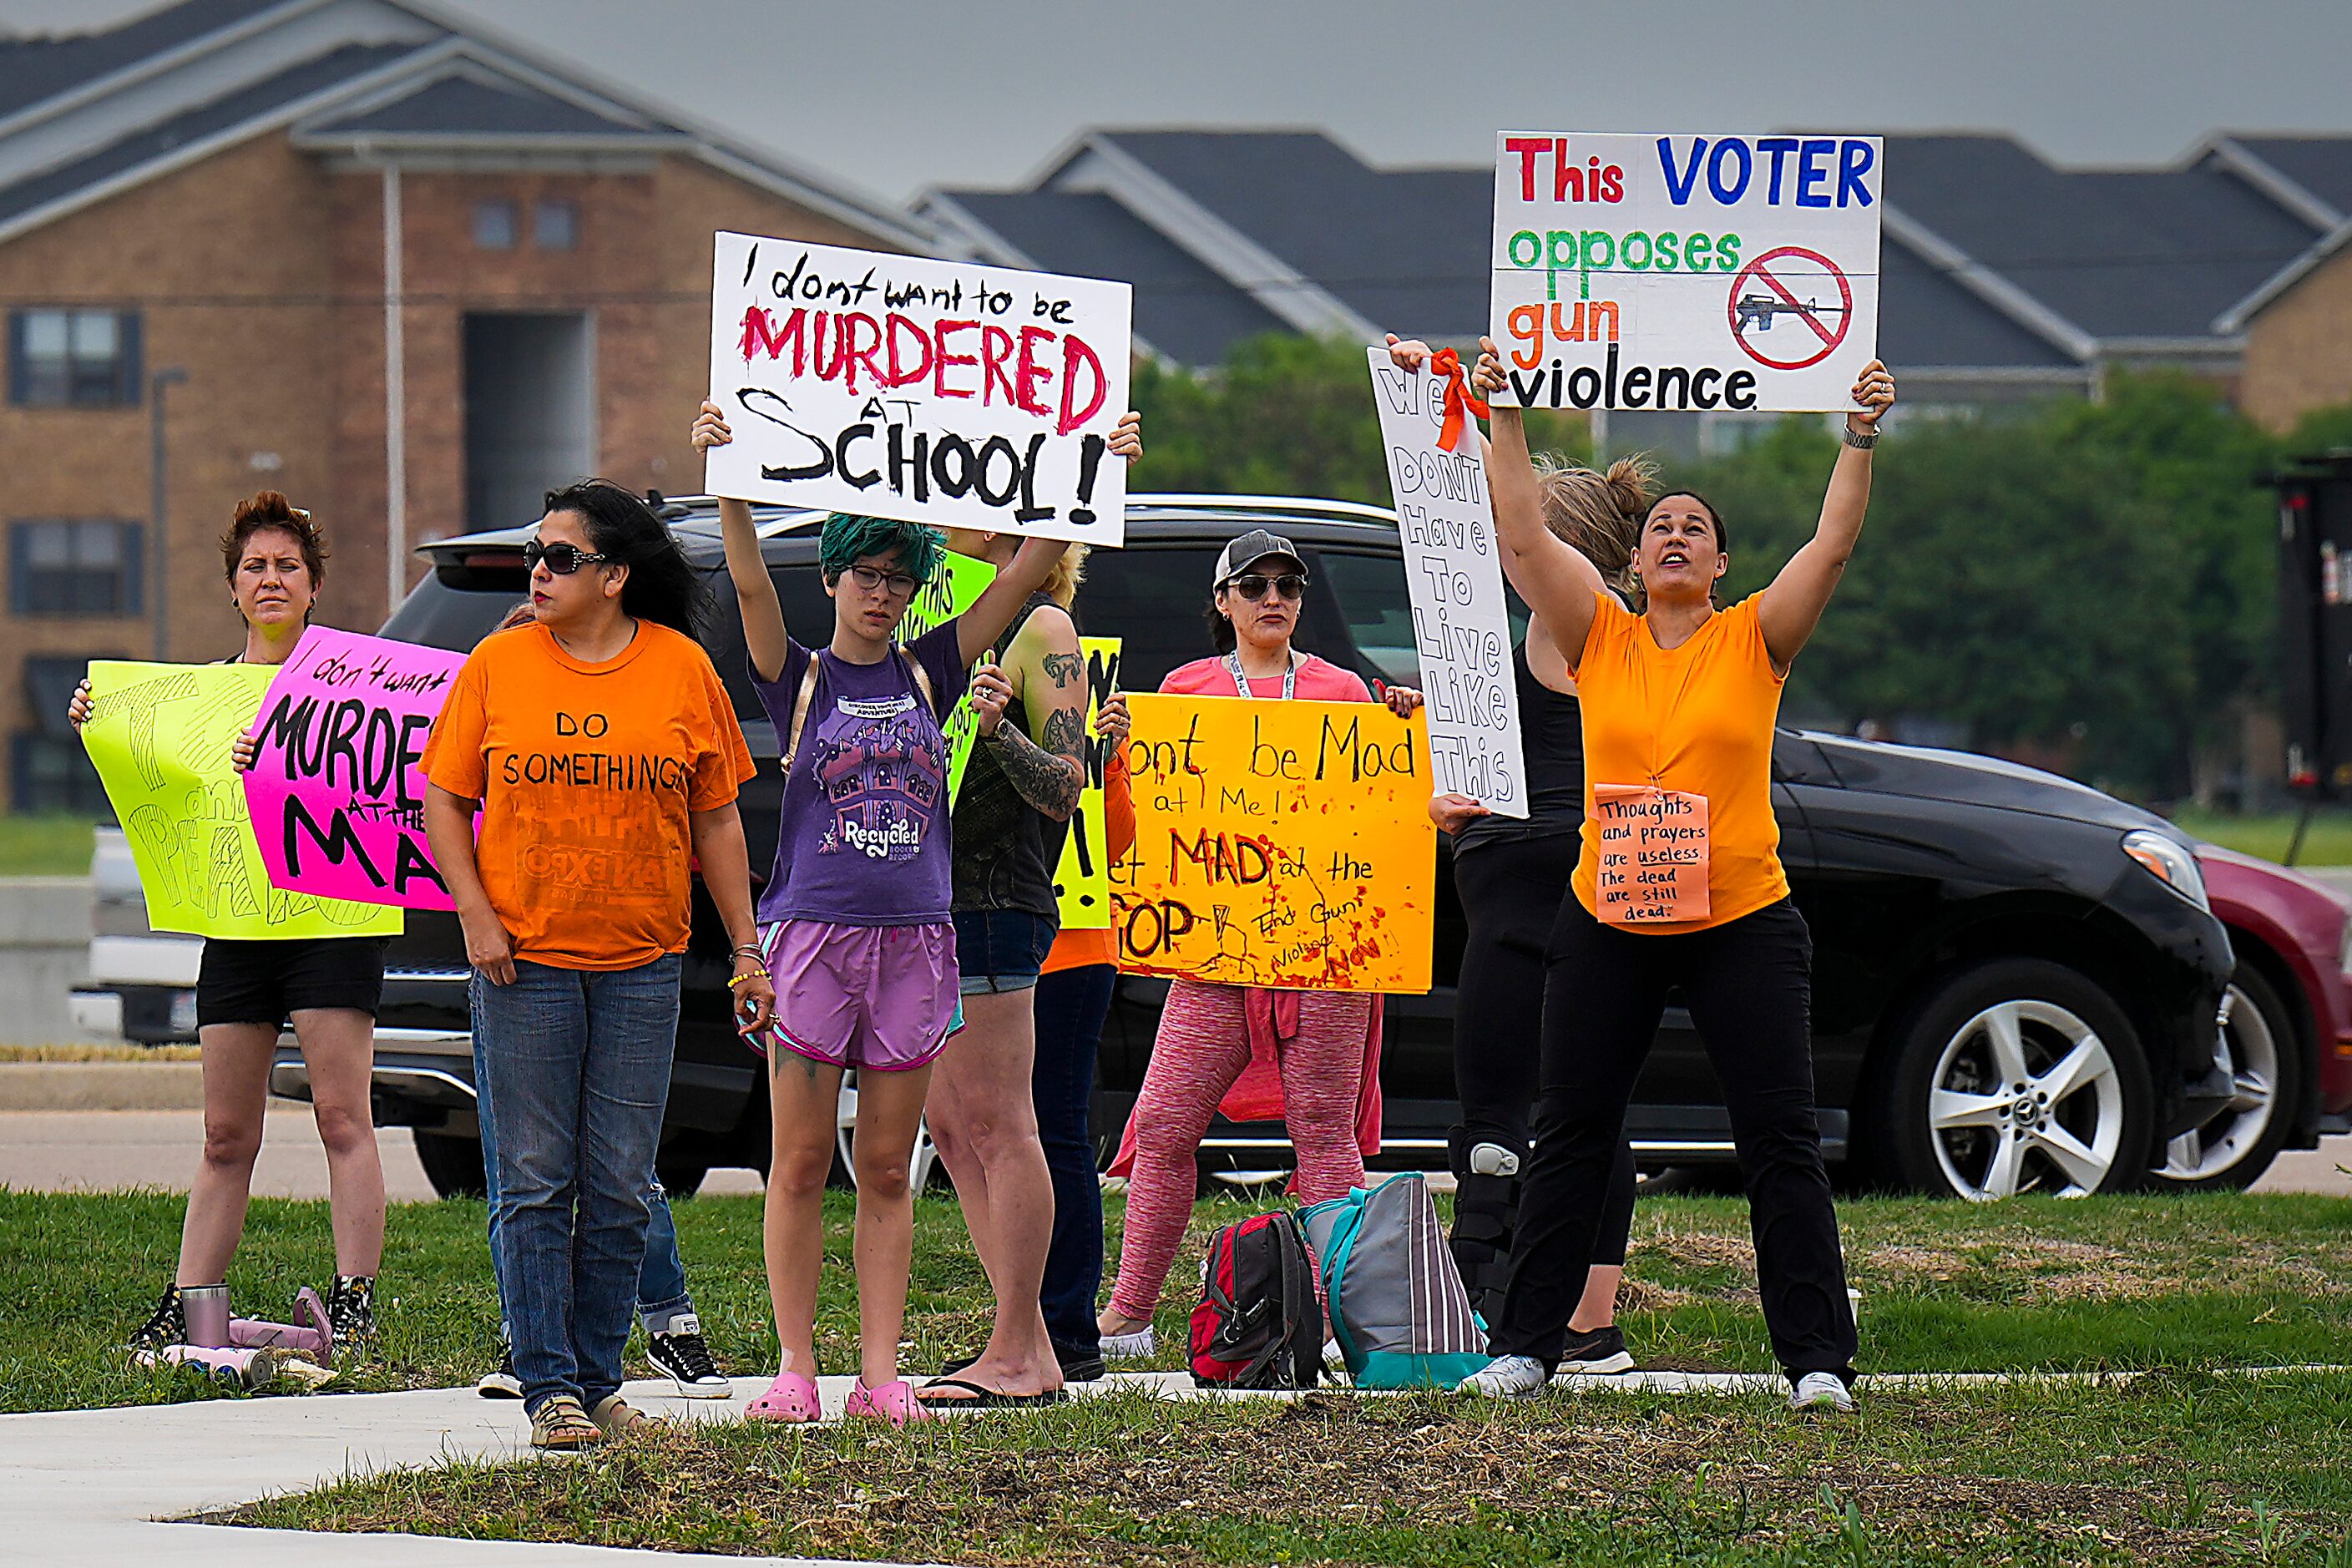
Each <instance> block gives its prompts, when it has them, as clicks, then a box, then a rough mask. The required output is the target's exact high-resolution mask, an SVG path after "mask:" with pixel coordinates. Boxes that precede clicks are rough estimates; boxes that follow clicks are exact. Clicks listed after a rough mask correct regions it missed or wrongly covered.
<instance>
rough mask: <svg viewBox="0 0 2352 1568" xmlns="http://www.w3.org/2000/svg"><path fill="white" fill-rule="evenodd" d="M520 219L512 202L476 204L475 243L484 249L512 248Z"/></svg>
mask: <svg viewBox="0 0 2352 1568" xmlns="http://www.w3.org/2000/svg"><path fill="white" fill-rule="evenodd" d="M517 226H518V220H517V218H516V216H515V205H514V203H512V202H505V201H499V202H476V203H475V204H474V243H475V244H476V245H477V246H478V247H481V248H482V249H484V250H512V249H513V248H514V247H515V230H516V228H517Z"/></svg>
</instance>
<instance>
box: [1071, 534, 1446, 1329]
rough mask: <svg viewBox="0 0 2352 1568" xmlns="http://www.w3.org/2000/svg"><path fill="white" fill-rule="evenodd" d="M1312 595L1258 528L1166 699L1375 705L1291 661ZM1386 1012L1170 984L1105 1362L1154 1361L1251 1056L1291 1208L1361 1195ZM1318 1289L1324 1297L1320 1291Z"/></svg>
mask: <svg viewBox="0 0 2352 1568" xmlns="http://www.w3.org/2000/svg"><path fill="white" fill-rule="evenodd" d="M1306 593H1307V562H1306V558H1305V557H1304V556H1302V555H1300V554H1299V552H1298V547H1297V545H1295V544H1293V543H1291V542H1290V541H1289V540H1287V539H1285V538H1283V537H1282V536H1281V535H1279V534H1276V533H1270V532H1268V531H1265V529H1262V528H1258V529H1252V530H1251V531H1249V532H1247V533H1244V534H1243V535H1242V536H1241V537H1240V538H1238V539H1235V540H1234V541H1233V542H1230V543H1228V544H1227V545H1226V546H1225V548H1224V549H1223V551H1222V552H1219V553H1218V556H1217V568H1216V576H1215V577H1214V578H1213V580H1212V582H1211V584H1210V595H1211V598H1210V603H1209V629H1210V637H1211V641H1212V642H1213V644H1214V646H1215V647H1216V648H1217V657H1215V658H1202V659H1195V660H1194V661H1193V662H1192V663H1191V664H1188V665H1184V666H1182V667H1181V668H1177V669H1174V670H1171V671H1170V672H1169V675H1168V678H1167V679H1165V680H1162V681H1161V682H1160V690H1162V691H1173V692H1181V693H1183V694H1185V695H1188V696H1195V697H1222V696H1227V695H1231V696H1235V697H1242V698H1259V699H1274V700H1282V699H1286V698H1300V699H1304V700H1309V701H1325V702H1370V701H1371V700H1372V694H1371V691H1370V689H1369V688H1368V687H1366V686H1365V685H1364V681H1363V678H1362V677H1361V676H1359V675H1357V674H1356V673H1355V672H1354V671H1352V670H1346V669H1341V668H1339V666H1337V665H1335V664H1330V663H1328V662H1326V661H1325V660H1323V659H1320V658H1317V657H1315V656H1314V655H1313V654H1309V653H1302V652H1300V651H1299V650H1298V649H1297V648H1296V647H1292V646H1291V638H1292V637H1293V635H1294V634H1295V633H1296V632H1297V629H1298V610H1299V602H1300V600H1301V599H1302V598H1304V597H1305V595H1306ZM1384 700H1385V701H1386V703H1387V705H1388V706H1389V708H1390V709H1391V710H1393V711H1394V712H1395V713H1396V714H1397V716H1398V717H1399V718H1404V717H1407V716H1409V715H1411V714H1412V710H1414V709H1415V708H1418V707H1419V706H1421V693H1419V692H1418V691H1414V690H1412V689H1409V688H1406V687H1402V686H1392V687H1391V688H1389V689H1388V692H1387V695H1386V697H1385V698H1384ZM1379 1005H1380V998H1379V997H1378V996H1376V995H1373V994H1370V993H1369V992H1361V991H1274V990H1267V989H1264V988H1261V987H1258V986H1244V985H1224V984H1215V983H1213V982H1207V981H1198V980H1193V979H1191V978H1186V977H1180V978H1178V979H1176V980H1174V981H1172V982H1171V984H1170V985H1169V990H1168V1000H1167V1003H1166V1005H1163V1006H1162V1007H1161V1009H1160V1030H1159V1034H1158V1035H1157V1037H1155V1038H1154V1039H1153V1041H1152V1046H1151V1060H1150V1065H1149V1066H1148V1067H1146V1068H1144V1073H1143V1087H1142V1088H1141V1089H1139V1091H1138V1092H1137V1095H1136V1100H1135V1109H1134V1110H1133V1111H1132V1112H1130V1113H1129V1118H1128V1136H1129V1139H1131V1140H1132V1141H1133V1144H1134V1148H1133V1159H1134V1166H1133V1174H1132V1175H1131V1176H1130V1178H1129V1182H1128V1188H1127V1231H1126V1239H1125V1244H1124V1246H1123V1247H1121V1249H1120V1252H1119V1259H1118V1283H1117V1284H1116V1285H1114V1286H1113V1287H1112V1289H1111V1297H1110V1305H1109V1306H1108V1307H1106V1308H1105V1309H1104V1310H1103V1311H1102V1314H1101V1316H1100V1317H1099V1318H1098V1319H1097V1327H1098V1328H1099V1329H1100V1330H1101V1332H1102V1350H1103V1355H1104V1358H1105V1359H1106V1360H1110V1361H1123V1360H1133V1359H1140V1358H1142V1357H1145V1356H1149V1355H1150V1354H1152V1353H1153V1352H1154V1351H1155V1349H1156V1348H1157V1344H1156V1340H1155V1337H1154V1335H1153V1332H1152V1327H1151V1317H1152V1313H1153V1312H1154V1311H1155V1310H1157V1309H1158V1308H1159V1305H1160V1289H1161V1288H1162V1287H1163V1286H1165V1285H1166V1284H1167V1282H1168V1270H1169V1268H1170V1266H1171V1264H1172V1263H1173V1262H1174V1261H1175V1258H1176V1248H1177V1246H1178V1244H1179V1243H1181V1241H1182V1240H1183V1239H1184V1225H1185V1222H1186V1221H1187V1220H1189V1219H1190V1218H1191V1217H1192V1199H1193V1196H1194V1194H1195V1193H1196V1192H1197V1190H1198V1186H1199V1182H1200V1175H1199V1171H1198V1168H1197V1166H1196V1165H1195V1163H1194V1159H1195V1156H1196V1154H1197V1152H1198V1151H1199V1149H1200V1147H1201V1139H1202V1136H1203V1135H1204V1134H1205V1133H1206V1132H1207V1131H1208V1130H1209V1119H1210V1118H1211V1117H1212V1116H1213V1115H1214V1114H1215V1113H1216V1110H1217V1106H1218V1104H1219V1102H1221V1101H1222V1100H1223V1099H1224V1097H1225V1093H1226V1091H1227V1090H1228V1089H1232V1088H1233V1086H1234V1080H1235V1079H1239V1078H1240V1077H1241V1075H1242V1071H1243V1069H1244V1068H1246V1067H1248V1066H1249V1064H1250V1060H1251V1058H1252V1057H1253V1055H1255V1054H1260V1053H1264V1054H1268V1055H1271V1056H1272V1057H1273V1058H1274V1059H1275V1061H1276V1065H1277V1066H1278V1067H1279V1068H1280V1071H1281V1079H1282V1120H1283V1125H1284V1127H1285V1128H1286V1129H1287V1131H1289V1134H1290V1142H1291V1147H1292V1148H1293V1149H1295V1150H1296V1151H1297V1155H1298V1173H1297V1178H1296V1181H1295V1186H1296V1187H1297V1193H1298V1199H1299V1202H1300V1203H1302V1204H1311V1203H1319V1202H1321V1201H1322V1200H1323V1199H1325V1198H1336V1197H1344V1196H1346V1195H1347V1194H1348V1191H1349V1189H1350V1188H1351V1187H1357V1186H1361V1185H1362V1184H1363V1181H1364V1152H1363V1148H1362V1146H1361V1145H1360V1143H1359V1142H1358V1141H1357V1128H1356V1114H1357V1107H1358V1102H1359V1099H1360V1095H1361V1092H1362V1089H1363V1087H1364V1082H1365V1075H1366V1074H1367V1073H1376V1072H1377V1071H1378V1068H1379V1060H1378V1048H1377V1039H1378V1035H1377V1030H1378V1026H1379V1016H1378V1013H1377V1011H1376V1009H1377V1008H1378V1006H1379ZM1122 1158H1124V1153H1123V1155H1122ZM1117 1168H1118V1167H1116V1166H1114V1169H1117ZM1316 1289H1317V1290H1318V1293H1319V1292H1320V1290H1321V1289H1322V1287H1321V1284H1320V1282H1319V1280H1318V1284H1317V1287H1316Z"/></svg>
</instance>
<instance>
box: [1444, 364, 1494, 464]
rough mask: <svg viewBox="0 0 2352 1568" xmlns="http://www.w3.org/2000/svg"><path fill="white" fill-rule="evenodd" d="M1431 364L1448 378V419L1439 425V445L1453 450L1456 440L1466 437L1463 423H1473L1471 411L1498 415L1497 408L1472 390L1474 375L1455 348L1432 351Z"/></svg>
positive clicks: (1446, 405)
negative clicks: (1470, 420)
mask: <svg viewBox="0 0 2352 1568" xmlns="http://www.w3.org/2000/svg"><path fill="white" fill-rule="evenodd" d="M1429 368H1430V370H1431V372H1432V373H1433V374H1437V375H1442V376H1444V378H1445V423H1444V425H1442V426H1439V427H1438V431H1437V445H1438V447H1440V448H1441V449H1443V450H1444V451H1448V452H1451V451H1452V450H1454V443H1456V442H1458V441H1460V440H1461V439H1462V426H1464V425H1465V424H1467V423H1469V417H1470V416H1471V415H1473V414H1475V415H1476V416H1478V417H1479V418H1481V419H1488V418H1492V417H1493V416H1494V411H1493V410H1492V409H1490V408H1488V407H1487V406H1486V400H1485V399H1484V398H1481V397H1479V396H1477V395H1475V394H1474V393H1472V392H1471V390H1470V378H1469V377H1468V376H1467V375H1465V374H1463V370H1462V356H1461V355H1460V354H1458V353H1454V351H1453V350H1452V349H1440V350H1438V351H1437V353H1434V354H1433V355H1431V356H1430V361H1429Z"/></svg>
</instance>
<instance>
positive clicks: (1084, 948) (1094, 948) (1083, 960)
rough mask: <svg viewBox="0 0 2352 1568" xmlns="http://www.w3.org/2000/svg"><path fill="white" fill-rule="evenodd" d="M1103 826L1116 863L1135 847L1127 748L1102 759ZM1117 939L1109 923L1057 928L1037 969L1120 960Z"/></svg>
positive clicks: (1048, 971)
mask: <svg viewBox="0 0 2352 1568" xmlns="http://www.w3.org/2000/svg"><path fill="white" fill-rule="evenodd" d="M1103 827H1104V830H1105V831H1106V832H1107V833H1108V835H1109V837H1110V842H1109V843H1108V845H1106V846H1105V847H1106V848H1107V849H1108V850H1109V852H1110V858H1111V863H1112V864H1114V865H1116V864H1118V862H1119V861H1120V860H1123V859H1125V858H1127V852H1128V851H1129V849H1132V848H1134V847H1135V797H1134V796H1133V795H1129V793H1128V787H1127V748H1126V747H1124V746H1119V747H1116V748H1114V749H1113V750H1112V752H1111V754H1110V757H1109V759H1108V761H1107V762H1105V763H1103ZM1097 963H1118V942H1117V941H1115V940H1114V938H1113V932H1112V931H1111V928H1110V927H1108V926H1107V925H1100V926H1086V927H1082V928H1081V929H1079V930H1077V931H1058V932H1056V933H1055V937H1054V945H1053V946H1052V947H1050V948H1048V949H1046V951H1045V963H1044V964H1042V965H1041V966H1039V968H1038V971H1037V973H1040V974H1051V973H1055V971H1056V970H1062V969H1084V968H1087V966H1088V965H1090V964H1097Z"/></svg>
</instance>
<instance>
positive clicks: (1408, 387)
mask: <svg viewBox="0 0 2352 1568" xmlns="http://www.w3.org/2000/svg"><path fill="white" fill-rule="evenodd" d="M1367 357H1368V358H1369V360H1370V365H1371V373H1372V401H1373V403H1374V404H1375V405H1378V407H1379V409H1380V411H1381V446H1382V447H1385V448H1386V449H1387V452H1388V462H1389V487H1390V489H1391V490H1392V491H1394V493H1395V495H1396V510H1397V537H1398V538H1399V539H1400V540H1401V541H1402V542H1403V545H1404V574H1405V584H1406V586H1407V588H1408V590H1409V591H1410V592H1411V593H1412V629H1413V646H1414V647H1415V648H1416V649H1417V650H1418V651H1419V653H1420V657H1421V683H1422V696H1423V700H1424V701H1425V702H1426V703H1427V704H1428V712H1429V756H1430V787H1431V792H1432V793H1433V794H1438V795H1444V794H1448V793H1454V794H1460V795H1471V796H1474V797H1475V798H1476V799H1477V800H1479V801H1481V802H1483V803H1484V804H1485V805H1486V808H1487V809H1488V810H1489V811H1491V812H1493V813H1494V814H1495V815H1496V816H1517V817H1524V816H1527V814H1528V784H1527V766H1526V763H1524V762H1522V761H1521V759H1520V753H1519V694H1518V688H1517V683H1516V681H1515V680H1514V679H1513V675H1512V669H1511V621H1510V615H1509V612H1508V609H1507V603H1506V601H1505V599H1504V597H1503V563H1502V556H1501V554H1500V553H1499V551H1500V549H1501V546H1500V545H1499V544H1498V543H1497V542H1496V539H1495V514H1494V509H1493V508H1492V507H1491V506H1490V505H1489V504H1488V503H1487V500H1486V467H1485V465H1484V464H1483V463H1482V462H1480V460H1479V454H1478V426H1477V424H1476V423H1475V421H1473V420H1470V419H1467V418H1466V417H1465V420H1464V422H1463V434H1462V438H1461V439H1460V441H1458V442H1457V443H1456V444H1455V448H1454V450H1453V451H1451V452H1449V451H1446V450H1445V449H1444V447H1440V446H1439V445H1438V444H1437V437H1438V431H1439V429H1440V428H1441V427H1442V426H1444V418H1445V385H1446V384H1445V381H1444V378H1443V377H1441V376H1437V375H1433V374H1430V373H1429V372H1427V371H1425V370H1424V371H1417V372H1416V371H1404V370H1399V369H1398V368H1397V367H1396V365H1395V364H1394V363H1391V361H1390V359H1389V352H1388V350H1386V349H1384V348H1380V349H1371V350H1369V351H1367Z"/></svg>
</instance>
